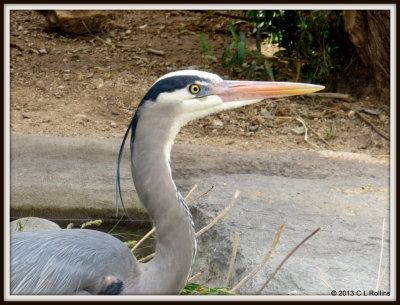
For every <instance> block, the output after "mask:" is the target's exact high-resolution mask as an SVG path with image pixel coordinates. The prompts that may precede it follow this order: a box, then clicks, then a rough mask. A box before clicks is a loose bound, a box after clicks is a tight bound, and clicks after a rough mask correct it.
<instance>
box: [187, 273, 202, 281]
mask: <svg viewBox="0 0 400 305" xmlns="http://www.w3.org/2000/svg"><path fill="white" fill-rule="evenodd" d="M202 274H203V272H197V273H196V274H195V275H193V276H191V277H189V278H188V280H187V281H188V282H193V281H194V280H195V279H197V278H198V277H199V276H200V275H202Z"/></svg>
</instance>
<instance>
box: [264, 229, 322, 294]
mask: <svg viewBox="0 0 400 305" xmlns="http://www.w3.org/2000/svg"><path fill="white" fill-rule="evenodd" d="M319 230H320V228H317V229H316V230H314V232H312V233H311V234H310V235H308V236H307V237H306V238H304V239H303V240H302V241H301V242H300V243H299V244H298V245H297V246H296V247H294V248H293V249H292V251H290V252H289V254H288V255H286V257H285V258H284V259H283V260H282V262H281V263H280V264H279V265H278V267H276V269H275V270H274V272H272V274H271V276H270V277H269V278H268V280H267V281H266V282H265V283H264V285H263V286H262V287H261V288H260V289H259V290H258V291H257V293H256V294H260V293H261V291H263V290H264V289H265V288H266V287H267V286H268V284H269V282H270V281H271V280H272V279H273V278H274V276H275V274H276V273H277V272H278V271H279V269H281V267H282V266H283V264H284V263H285V262H286V261H287V260H288V259H289V258H290V257H291V256H292V255H293V253H294V252H296V250H297V249H298V248H300V247H301V246H302V245H303V244H304V243H305V242H306V241H307V240H309V239H310V238H311V237H312V236H314V235H315V234H316V233H317V232H318V231H319Z"/></svg>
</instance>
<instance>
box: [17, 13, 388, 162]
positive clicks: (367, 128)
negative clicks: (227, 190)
mask: <svg viewBox="0 0 400 305" xmlns="http://www.w3.org/2000/svg"><path fill="white" fill-rule="evenodd" d="M111 19H112V20H111V22H112V26H111V27H110V29H109V30H108V31H107V32H104V33H97V34H86V35H79V36H78V35H70V34H62V33H57V32H55V31H53V30H51V29H50V28H49V27H48V25H47V22H46V20H45V18H44V17H43V16H42V15H41V14H39V13H37V12H35V11H12V12H11V25H10V31H11V33H10V35H11V36H10V38H11V48H10V54H11V58H10V61H11V67H10V69H11V107H10V116H11V117H10V122H11V131H12V132H14V133H21V134H36V135H52V136H89V137H104V138H122V136H123V134H124V132H125V130H126V127H127V125H128V124H129V121H130V119H131V118H132V115H133V113H134V110H135V109H136V107H137V105H138V103H139V102H140V100H141V98H142V97H143V96H144V94H145V93H146V91H147V90H148V88H149V87H150V86H151V85H152V83H153V82H154V81H155V80H156V79H157V78H158V77H160V76H161V75H163V74H165V73H167V72H170V71H174V70H180V69H188V68H191V69H200V70H206V71H209V72H214V73H217V74H219V75H220V76H222V77H223V78H225V79H240V78H242V77H241V76H240V74H238V72H237V71H234V70H233V69H227V68H225V67H223V66H222V65H221V63H220V62H219V61H218V62H214V61H213V60H210V59H208V58H207V57H205V56H204V55H206V54H205V53H204V51H203V52H202V48H201V44H202V43H201V40H202V39H199V35H200V33H203V34H201V35H204V36H203V37H205V38H206V40H205V41H206V45H207V46H208V51H207V52H208V54H209V55H210V54H211V55H213V56H215V57H216V58H218V59H220V58H221V56H222V53H223V51H224V50H225V49H226V48H227V47H228V46H229V43H230V42H231V36H230V33H229V30H228V27H227V25H228V22H233V23H235V22H236V23H237V22H239V26H241V27H243V29H244V30H246V29H251V27H250V26H249V25H248V24H246V23H245V22H243V21H240V20H239V19H236V18H229V17H224V16H215V15H214V16H208V15H205V14H203V13H200V12H192V11H117V12H115V14H114V15H113V16H112V17H111ZM249 43H250V44H251V41H250V42H249ZM203 46H204V38H203ZM362 85H363V84H360V86H362ZM389 125H390V109H389V106H387V105H377V104H376V103H375V102H374V100H368V98H367V99H366V100H349V99H338V98H328V97H320V96H305V97H294V98H283V99H278V100H269V101H265V102H262V103H259V104H257V105H252V106H248V107H244V108H242V109H238V110H234V111H229V112H224V113H219V114H216V115H213V116H209V117H206V118H203V119H201V120H198V121H195V122H192V123H190V124H189V125H187V126H185V127H184V128H183V130H182V131H181V132H180V134H179V135H178V137H177V139H176V142H177V143H193V144H206V145H212V146H218V147H225V148H227V149H241V150H258V149H269V150H288V149H315V150H327V149H328V150H337V151H347V152H359V153H365V154H368V155H371V156H374V157H377V158H388V156H389V151H390V147H389V146H390V143H389V141H388V140H387V139H385V138H384V137H383V136H382V135H380V134H379V133H378V132H377V131H376V129H378V130H381V131H382V132H383V133H385V134H387V135H388V134H389V129H390V128H389ZM304 126H305V127H306V128H304ZM305 131H306V132H307V137H308V138H307V140H305Z"/></svg>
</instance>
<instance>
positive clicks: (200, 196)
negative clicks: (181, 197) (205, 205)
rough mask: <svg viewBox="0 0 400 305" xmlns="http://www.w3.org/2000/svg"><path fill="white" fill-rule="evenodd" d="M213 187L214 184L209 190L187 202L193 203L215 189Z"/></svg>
mask: <svg viewBox="0 0 400 305" xmlns="http://www.w3.org/2000/svg"><path fill="white" fill-rule="evenodd" d="M196 185H197V184H196ZM213 188H214V185H213V186H211V187H210V188H209V189H208V190H207V191H205V192H204V193H203V194H201V195H199V196H197V197H195V198H193V199H192V200H190V201H189V202H187V204H188V205H189V204H191V203H193V202H195V201H197V200H199V199H200V198H203V197H204V196H206V195H207V194H208V193H209V192H211V191H212V190H213ZM185 200H186V198H185Z"/></svg>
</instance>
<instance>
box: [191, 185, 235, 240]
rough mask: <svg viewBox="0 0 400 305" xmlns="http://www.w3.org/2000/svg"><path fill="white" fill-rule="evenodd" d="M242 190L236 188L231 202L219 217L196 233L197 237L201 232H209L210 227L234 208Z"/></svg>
mask: <svg viewBox="0 0 400 305" xmlns="http://www.w3.org/2000/svg"><path fill="white" fill-rule="evenodd" d="M239 194H240V191H239V190H236V192H235V194H234V195H233V198H232V201H231V203H229V205H228V206H227V207H226V208H225V210H223V211H222V213H221V214H219V215H218V216H217V217H215V218H214V219H213V220H212V221H211V222H210V223H209V224H208V225H206V226H205V227H203V228H202V229H200V230H199V231H198V232H197V233H196V238H197V237H199V236H200V235H201V234H203V233H204V232H207V231H208V230H209V229H211V227H212V226H214V225H215V224H216V223H217V222H218V221H220V220H221V219H222V218H224V217H225V216H226V214H228V212H229V211H230V210H231V209H232V207H233V205H234V204H235V203H236V200H237V198H238V197H239Z"/></svg>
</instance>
